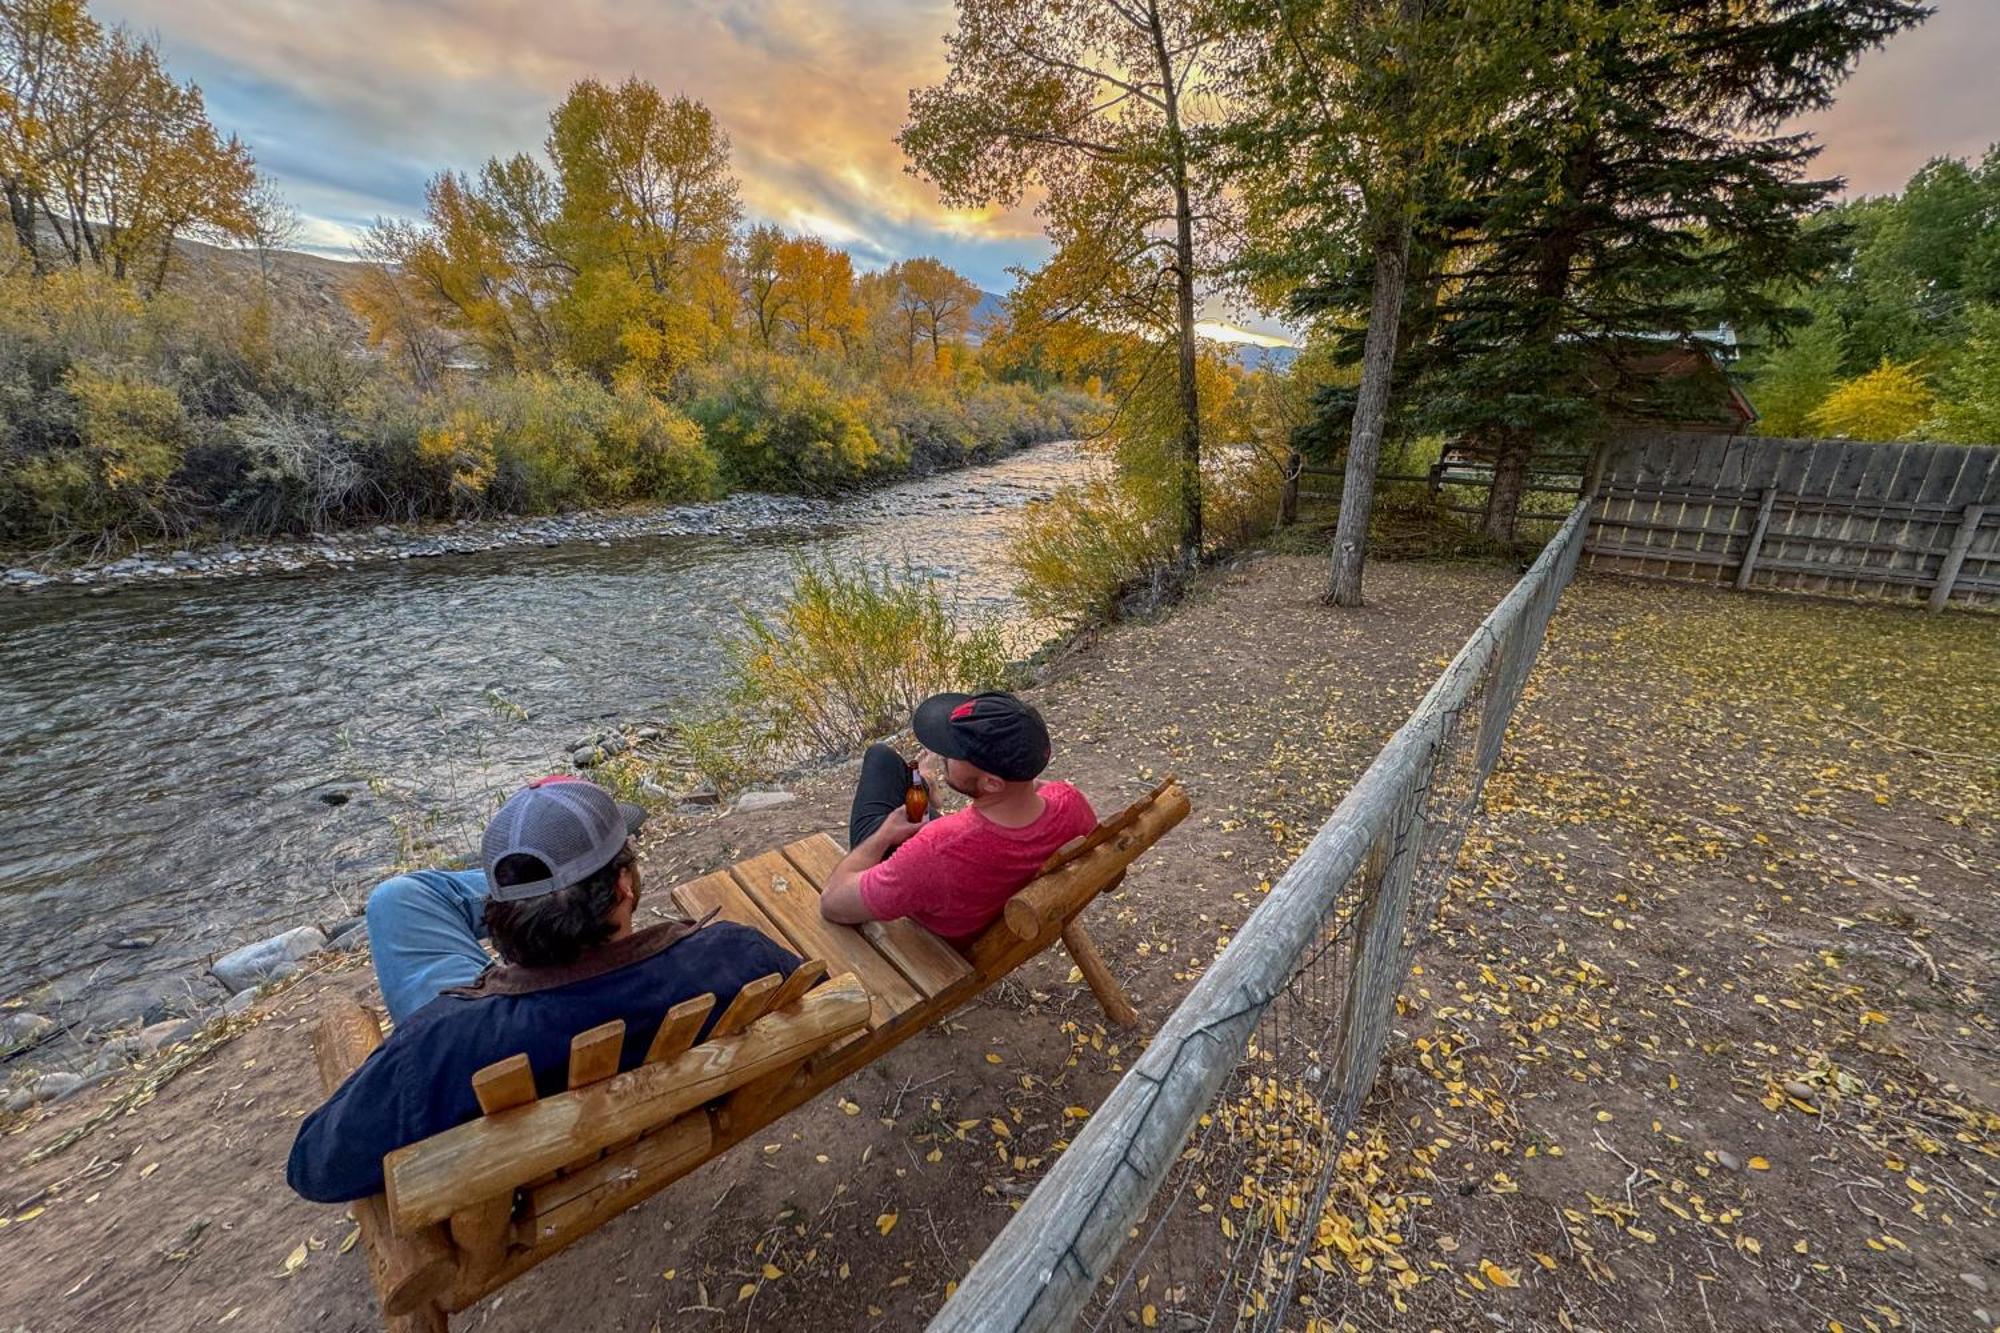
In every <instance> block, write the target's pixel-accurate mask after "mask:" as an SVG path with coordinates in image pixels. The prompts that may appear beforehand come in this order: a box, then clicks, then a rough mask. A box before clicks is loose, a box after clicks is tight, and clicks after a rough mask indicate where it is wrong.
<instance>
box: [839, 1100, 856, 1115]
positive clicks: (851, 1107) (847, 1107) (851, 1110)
mask: <svg viewBox="0 0 2000 1333" xmlns="http://www.w3.org/2000/svg"><path fill="white" fill-rule="evenodd" d="M839 1105H840V1109H841V1110H842V1111H844V1112H845V1113H846V1114H848V1115H860V1114H861V1108H860V1106H858V1105H856V1104H855V1103H853V1102H850V1101H848V1100H847V1098H845V1097H842V1098H841V1099H840V1103H839Z"/></svg>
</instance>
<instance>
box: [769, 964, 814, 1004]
mask: <svg viewBox="0 0 2000 1333" xmlns="http://www.w3.org/2000/svg"><path fill="white" fill-rule="evenodd" d="M825 978H826V959H824V958H808V959H806V960H805V961H804V962H803V963H800V964H799V965H798V966H797V967H795V968H793V969H792V975H790V976H789V977H786V978H785V984H784V985H782V986H780V987H778V993H777V994H776V995H773V996H772V997H771V1003H770V1006H769V1008H768V1010H767V1012H770V1013H776V1012H777V1011H778V1010H780V1009H789V1008H790V1007H791V1006H793V1005H795V1004H797V1003H798V1002H799V1000H800V999H802V998H803V997H804V995H805V993H806V992H807V991H809V990H811V989H812V988H813V987H814V986H817V985H819V983H820V982H821V981H823V980H825Z"/></svg>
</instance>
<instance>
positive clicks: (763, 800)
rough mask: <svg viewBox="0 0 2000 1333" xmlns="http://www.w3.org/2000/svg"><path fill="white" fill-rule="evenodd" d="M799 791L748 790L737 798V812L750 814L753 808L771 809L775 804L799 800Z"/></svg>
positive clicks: (788, 803)
mask: <svg viewBox="0 0 2000 1333" xmlns="http://www.w3.org/2000/svg"><path fill="white" fill-rule="evenodd" d="M798 799H799V798H798V793H796V792H789V791H746V792H744V793H743V794H742V795H741V796H739V797H737V798H736V806H735V809H736V813H737V814H748V813H749V812H750V811H752V810H769V809H772V808H773V807H775V806H780V805H790V804H791V803H792V802H793V801H796V800H798Z"/></svg>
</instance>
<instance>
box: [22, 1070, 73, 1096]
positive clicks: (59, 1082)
mask: <svg viewBox="0 0 2000 1333" xmlns="http://www.w3.org/2000/svg"><path fill="white" fill-rule="evenodd" d="M30 1086H31V1087H32V1088H33V1089H34V1091H35V1098H34V1099H35V1100H36V1101H38V1102H46V1101H49V1100H51V1099H52V1098H56V1097H64V1096H67V1095H69V1094H70V1093H72V1092H75V1091H76V1090H77V1089H78V1088H80V1087H82V1086H83V1075H81V1074H70V1073H55V1074H44V1075H42V1076H41V1077H40V1078H38V1079H36V1080H35V1081H34V1083H32V1084H31V1085H30Z"/></svg>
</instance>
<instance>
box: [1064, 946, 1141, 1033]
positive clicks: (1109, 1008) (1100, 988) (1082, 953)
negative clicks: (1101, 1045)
mask: <svg viewBox="0 0 2000 1333" xmlns="http://www.w3.org/2000/svg"><path fill="white" fill-rule="evenodd" d="M1062 942H1063V948H1065V949H1067V950H1069V956H1070V959H1071V960H1072V961H1073V962H1075V963H1076V966H1077V970H1078V971H1080V972H1082V973H1083V979H1084V980H1085V981H1087V982H1089V983H1090V993H1091V994H1092V995H1094V996H1096V997H1097V1003H1098V1006H1099V1007H1100V1008H1102V1009H1103V1010H1104V1016H1105V1017H1106V1018H1108V1019H1110V1020H1111V1021H1112V1022H1113V1023H1115V1024H1116V1025H1117V1026H1119V1027H1121V1028H1129V1027H1136V1026H1137V1025H1138V1022H1139V1011H1138V1010H1137V1009H1134V1008H1133V1007H1132V1002H1131V1001H1130V1000H1128V999H1126V998H1125V992H1124V990H1123V989H1122V988H1120V986H1119V985H1118V981H1117V979H1116V978H1115V977H1113V976H1112V975H1111V969H1110V967H1108V966H1107V965H1106V964H1105V962H1104V955H1103V954H1101V953H1099V952H1098V951H1097V942H1096V941H1095V940H1093V939H1091V938H1090V932H1089V931H1087V930H1085V929H1084V928H1083V923H1082V922H1081V921H1072V922H1070V923H1069V924H1068V925H1066V926H1064V927H1063V933H1062Z"/></svg>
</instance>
